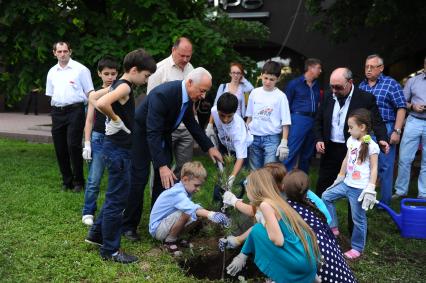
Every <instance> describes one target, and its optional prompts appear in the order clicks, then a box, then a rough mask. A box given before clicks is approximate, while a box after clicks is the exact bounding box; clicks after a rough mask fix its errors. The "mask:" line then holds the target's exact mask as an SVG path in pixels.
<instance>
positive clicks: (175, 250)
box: [163, 242, 182, 257]
mask: <svg viewBox="0 0 426 283" xmlns="http://www.w3.org/2000/svg"><path fill="white" fill-rule="evenodd" d="M163 249H164V250H166V251H167V252H169V253H170V254H171V255H172V256H174V257H179V256H181V255H182V251H180V250H179V247H178V243H177V242H164V244H163Z"/></svg>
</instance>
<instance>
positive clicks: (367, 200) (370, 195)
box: [358, 184, 376, 211]
mask: <svg viewBox="0 0 426 283" xmlns="http://www.w3.org/2000/svg"><path fill="white" fill-rule="evenodd" d="M375 188H376V185H374V184H368V185H367V187H366V188H365V189H364V190H362V192H361V194H360V195H359V198H358V201H362V205H361V207H362V209H364V210H365V211H367V210H369V209H373V207H374V204H375V203H376V190H375Z"/></svg>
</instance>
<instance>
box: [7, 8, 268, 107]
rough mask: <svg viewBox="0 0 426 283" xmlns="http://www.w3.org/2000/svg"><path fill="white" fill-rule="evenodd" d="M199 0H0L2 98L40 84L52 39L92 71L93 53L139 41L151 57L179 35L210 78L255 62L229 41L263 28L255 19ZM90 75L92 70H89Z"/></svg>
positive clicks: (118, 50)
mask: <svg viewBox="0 0 426 283" xmlns="http://www.w3.org/2000/svg"><path fill="white" fill-rule="evenodd" d="M206 3H207V2H206V1H197V0H169V1H158V0H155V1H154V0H121V1H119V0H54V1H52V0H20V1H1V0H0V43H1V46H2V48H1V49H0V61H1V63H2V65H3V67H4V71H3V72H2V74H1V76H0V87H1V92H2V93H3V94H5V95H6V99H7V103H8V105H9V106H10V105H12V104H14V103H16V102H17V101H19V100H20V99H21V98H22V96H23V95H25V94H26V93H27V92H28V90H29V89H30V88H31V87H32V86H33V85H34V84H39V85H37V86H38V87H44V83H45V78H46V74H47V72H48V70H49V68H50V67H51V66H52V65H53V64H55V62H56V61H55V59H54V58H53V57H52V56H53V55H52V44H53V43H54V42H56V41H58V40H65V41H69V42H70V43H71V47H72V49H73V58H75V59H76V60H78V61H79V62H81V63H83V64H85V65H86V66H87V67H89V68H90V69H91V71H92V75H94V74H95V71H96V70H95V66H96V63H97V61H98V60H99V59H100V58H101V57H102V56H104V55H106V54H109V55H113V56H115V57H117V58H123V57H124V55H125V54H126V53H127V52H129V51H131V50H133V49H136V48H139V47H143V48H145V49H146V50H147V51H149V52H150V53H151V54H152V55H153V56H154V57H155V58H156V59H161V58H165V57H166V56H168V55H169V54H170V51H171V45H172V43H173V41H174V40H176V39H177V38H178V37H179V36H188V37H189V38H191V40H192V41H193V44H194V55H193V59H192V62H193V63H194V65H195V66H204V67H206V68H207V69H209V70H210V71H211V72H212V73H213V74H214V77H215V79H216V80H217V79H220V78H221V77H223V76H225V75H226V74H227V73H228V64H229V62H230V61H232V60H238V61H241V62H243V63H245V64H246V65H248V67H249V68H250V67H254V62H253V61H252V60H250V59H249V58H247V57H243V56H241V55H240V54H238V53H237V52H236V51H235V50H234V48H233V47H234V45H235V44H241V43H242V42H244V41H246V40H250V39H256V40H259V39H260V40H262V39H264V38H266V37H267V36H268V31H267V30H266V27H265V26H263V25H262V24H260V23H258V22H247V21H240V20H235V19H230V18H228V17H227V16H226V15H225V14H223V13H221V12H220V11H216V12H217V16H214V17H213V16H212V15H213V13H212V12H213V10H211V9H209V8H207V6H206V5H207V4H206ZM93 78H95V76H93Z"/></svg>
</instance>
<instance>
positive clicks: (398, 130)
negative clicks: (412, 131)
mask: <svg viewBox="0 0 426 283" xmlns="http://www.w3.org/2000/svg"><path fill="white" fill-rule="evenodd" d="M393 131H394V132H395V133H397V134H398V135H400V134H401V129H393Z"/></svg>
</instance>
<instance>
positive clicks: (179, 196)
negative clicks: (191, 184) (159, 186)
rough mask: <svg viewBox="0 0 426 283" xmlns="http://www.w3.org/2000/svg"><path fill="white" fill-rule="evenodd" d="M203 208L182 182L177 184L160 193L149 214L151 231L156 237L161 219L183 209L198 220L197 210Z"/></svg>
mask: <svg viewBox="0 0 426 283" xmlns="http://www.w3.org/2000/svg"><path fill="white" fill-rule="evenodd" d="M200 208H202V207H201V206H200V205H199V204H195V203H194V202H192V200H191V195H190V194H189V193H188V192H187V191H186V190H185V187H184V185H183V184H182V182H179V183H177V184H175V185H174V186H173V187H171V188H170V189H168V190H165V191H164V192H162V193H161V194H160V196H159V197H158V198H157V200H156V201H155V203H154V206H153V207H152V210H151V215H150V216H149V233H150V234H151V235H152V236H153V237H155V232H156V230H157V227H158V225H160V222H161V220H163V219H164V218H166V217H167V216H169V215H170V214H172V213H173V212H176V211H178V210H179V211H182V212H183V213H185V214H188V215H190V216H191V219H192V220H194V221H195V220H197V215H196V212H197V210H198V209H200Z"/></svg>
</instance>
